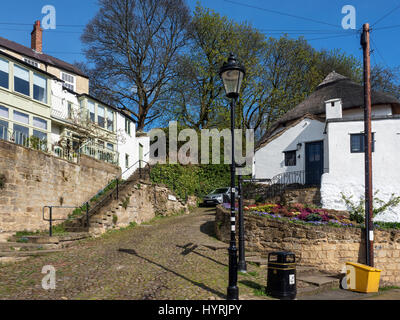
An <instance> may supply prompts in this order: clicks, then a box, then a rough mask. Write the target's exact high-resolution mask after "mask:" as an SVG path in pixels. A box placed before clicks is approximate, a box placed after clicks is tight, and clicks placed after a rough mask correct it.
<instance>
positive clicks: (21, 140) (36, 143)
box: [0, 125, 47, 152]
mask: <svg viewBox="0 0 400 320" xmlns="http://www.w3.org/2000/svg"><path fill="white" fill-rule="evenodd" d="M0 139H1V140H6V141H9V142H13V143H15V144H18V145H20V146H24V147H28V148H32V149H35V150H41V151H45V152H46V151H47V140H45V139H40V138H38V137H35V136H31V137H29V136H28V135H27V134H25V133H23V132H21V131H18V130H13V131H11V130H9V129H8V128H7V127H5V126H3V125H0Z"/></svg>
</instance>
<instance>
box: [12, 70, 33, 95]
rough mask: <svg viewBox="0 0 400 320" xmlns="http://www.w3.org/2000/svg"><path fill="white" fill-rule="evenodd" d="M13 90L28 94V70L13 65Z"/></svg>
mask: <svg viewBox="0 0 400 320" xmlns="http://www.w3.org/2000/svg"><path fill="white" fill-rule="evenodd" d="M14 90H15V91H16V92H19V93H22V94H24V95H26V96H29V95H30V90H29V70H27V69H24V68H21V67H19V66H17V65H15V66H14Z"/></svg>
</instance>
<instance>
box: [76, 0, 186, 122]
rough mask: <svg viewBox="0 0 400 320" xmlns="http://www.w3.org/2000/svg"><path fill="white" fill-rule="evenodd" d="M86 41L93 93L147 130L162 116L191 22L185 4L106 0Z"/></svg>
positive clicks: (176, 0) (181, 0) (175, 0)
mask: <svg viewBox="0 0 400 320" xmlns="http://www.w3.org/2000/svg"><path fill="white" fill-rule="evenodd" d="M99 3H100V10H99V12H98V13H97V15H96V16H95V17H94V18H93V19H92V21H90V22H89V24H88V25H87V26H86V29H85V31H84V34H83V35H82V41H83V43H84V44H86V45H87V48H86V50H85V53H86V57H87V59H88V61H89V62H90V63H91V64H93V65H94V68H93V70H92V71H91V72H90V74H91V75H92V79H91V81H92V86H91V89H92V92H91V93H92V94H93V95H96V96H97V97H98V98H100V99H102V100H104V101H105V102H109V103H113V104H116V105H118V106H121V107H126V108H128V109H130V110H131V111H132V113H133V115H134V117H135V118H136V120H137V123H138V125H137V129H138V130H142V129H143V128H144V127H145V126H147V125H149V124H151V123H152V122H153V121H154V120H156V119H157V118H159V117H160V116H161V115H162V112H160V110H161V109H160V106H161V104H162V103H163V101H162V100H163V98H165V97H167V96H168V94H167V92H166V91H167V90H168V86H167V84H168V83H169V82H170V81H171V80H172V79H173V78H174V77H175V76H176V75H175V72H174V70H175V69H174V65H175V63H176V58H177V54H178V53H179V51H180V50H182V49H183V48H184V46H185V44H186V39H187V36H186V29H187V26H188V24H189V22H190V14H189V9H188V7H187V5H186V3H185V1H184V0H100V1H99Z"/></svg>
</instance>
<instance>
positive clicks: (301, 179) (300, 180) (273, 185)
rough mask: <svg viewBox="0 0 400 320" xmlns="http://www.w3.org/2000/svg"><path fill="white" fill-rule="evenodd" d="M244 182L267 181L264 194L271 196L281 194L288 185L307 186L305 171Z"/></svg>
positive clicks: (326, 170)
mask: <svg viewBox="0 0 400 320" xmlns="http://www.w3.org/2000/svg"><path fill="white" fill-rule="evenodd" d="M328 171H329V169H327V168H324V169H323V173H326V172H328ZM244 182H268V184H267V185H268V186H269V187H268V189H267V190H266V196H267V197H271V198H273V197H276V196H279V195H281V194H282V193H283V192H284V191H285V190H286V189H287V188H288V186H290V185H294V184H299V185H303V186H309V185H308V184H307V182H306V171H289V172H282V173H280V174H277V175H276V176H274V177H273V178H272V179H247V180H244Z"/></svg>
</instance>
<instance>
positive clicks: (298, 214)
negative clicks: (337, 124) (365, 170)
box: [244, 203, 357, 227]
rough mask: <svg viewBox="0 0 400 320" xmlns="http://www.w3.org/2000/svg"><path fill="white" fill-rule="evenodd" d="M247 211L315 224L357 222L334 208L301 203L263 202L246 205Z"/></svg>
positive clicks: (344, 224) (353, 224)
mask: <svg viewBox="0 0 400 320" xmlns="http://www.w3.org/2000/svg"><path fill="white" fill-rule="evenodd" d="M244 210H245V211H247V212H252V213H255V214H258V215H261V216H266V217H272V218H287V219H289V220H294V221H297V222H304V223H310V224H315V225H323V224H328V225H335V226H343V227H353V226H356V225H357V223H356V222H353V221H350V220H349V218H348V217H347V216H345V215H344V214H341V213H339V212H336V211H334V210H326V209H321V208H316V207H309V206H306V205H303V204H301V203H295V204H291V205H288V206H282V205H280V204H272V203H267V204H262V205H251V206H246V207H244Z"/></svg>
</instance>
